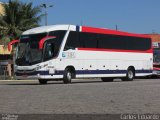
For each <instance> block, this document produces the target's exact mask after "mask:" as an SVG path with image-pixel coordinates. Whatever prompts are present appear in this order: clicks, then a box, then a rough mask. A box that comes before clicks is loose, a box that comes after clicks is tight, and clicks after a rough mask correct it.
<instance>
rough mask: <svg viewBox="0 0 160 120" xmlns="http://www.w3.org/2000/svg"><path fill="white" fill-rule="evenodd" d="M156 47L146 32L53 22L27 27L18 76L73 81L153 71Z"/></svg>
mask: <svg viewBox="0 0 160 120" xmlns="http://www.w3.org/2000/svg"><path fill="white" fill-rule="evenodd" d="M152 69H153V50H152V45H151V39H150V37H148V36H147V35H140V34H133V33H127V32H121V31H115V30H109V29H104V28H93V27H86V26H75V25H51V26H44V27H38V28H34V29H30V30H27V31H25V32H24V33H23V34H22V35H21V37H20V39H19V41H18V46H17V53H16V60H15V74H16V77H17V79H35V78H36V79H39V83H40V84H46V83H47V81H49V80H63V81H64V83H71V80H72V79H75V78H91V77H93V78H94V77H99V78H101V79H102V81H104V82H107V81H113V79H114V78H122V80H124V81H132V80H133V79H134V77H136V76H147V75H150V74H152Z"/></svg>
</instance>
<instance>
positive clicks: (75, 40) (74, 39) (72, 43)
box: [64, 31, 80, 50]
mask: <svg viewBox="0 0 160 120" xmlns="http://www.w3.org/2000/svg"><path fill="white" fill-rule="evenodd" d="M77 47H80V43H79V32H76V31H70V33H69V36H68V39H67V42H66V45H65V48H64V50H68V49H75V48H77Z"/></svg>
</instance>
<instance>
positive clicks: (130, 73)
mask: <svg viewBox="0 0 160 120" xmlns="http://www.w3.org/2000/svg"><path fill="white" fill-rule="evenodd" d="M133 77H134V75H133V72H132V71H131V70H129V71H128V78H130V79H132V78H133Z"/></svg>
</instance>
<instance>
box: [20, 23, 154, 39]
mask: <svg viewBox="0 0 160 120" xmlns="http://www.w3.org/2000/svg"><path fill="white" fill-rule="evenodd" d="M55 30H71V31H80V32H90V33H100V34H112V35H122V36H133V37H143V38H151V37H150V36H149V35H144V34H135V33H128V32H122V31H117V30H111V29H106V28H94V27H87V26H76V25H67V24H66V25H49V26H41V27H37V28H33V29H30V30H27V31H25V32H23V35H27V34H37V33H44V32H50V31H55Z"/></svg>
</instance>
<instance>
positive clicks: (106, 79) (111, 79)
mask: <svg viewBox="0 0 160 120" xmlns="http://www.w3.org/2000/svg"><path fill="white" fill-rule="evenodd" d="M101 79H102V81H103V82H113V79H114V78H112V77H108V78H107V77H105V78H101Z"/></svg>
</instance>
